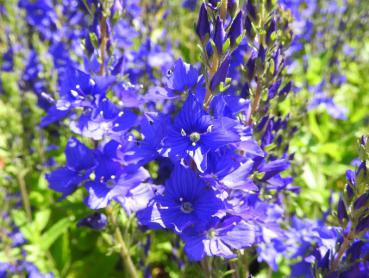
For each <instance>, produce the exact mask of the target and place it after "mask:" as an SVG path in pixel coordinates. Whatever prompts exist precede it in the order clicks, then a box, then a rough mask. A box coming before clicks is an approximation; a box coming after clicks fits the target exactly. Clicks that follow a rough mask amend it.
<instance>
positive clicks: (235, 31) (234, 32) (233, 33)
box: [228, 11, 242, 46]
mask: <svg viewBox="0 0 369 278" xmlns="http://www.w3.org/2000/svg"><path fill="white" fill-rule="evenodd" d="M241 34H242V11H240V12H239V13H238V14H237V16H236V17H235V19H234V20H233V22H232V25H231V29H230V30H229V33H228V37H229V39H230V42H231V46H235V44H236V41H237V39H238V37H239V36H240V35H241Z"/></svg>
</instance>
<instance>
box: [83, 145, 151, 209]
mask: <svg viewBox="0 0 369 278" xmlns="http://www.w3.org/2000/svg"><path fill="white" fill-rule="evenodd" d="M119 149H120V144H118V143H117V142H116V141H110V142H108V143H107V144H106V145H105V146H104V149H103V151H102V152H101V153H99V154H98V159H97V161H98V165H97V167H96V170H95V179H94V180H93V181H89V182H87V183H86V184H85V187H86V189H87V191H88V193H89V196H88V197H87V198H86V200H85V203H86V204H87V205H88V206H89V207H90V208H92V209H100V208H104V207H106V206H107V205H108V204H109V203H110V202H111V201H112V200H116V201H118V198H119V200H120V202H123V201H124V198H125V197H127V196H130V195H132V192H131V190H132V189H134V188H135V187H137V186H139V185H140V184H141V183H142V182H144V181H145V180H146V179H147V178H148V177H149V173H148V172H147V171H146V170H145V169H144V168H142V167H138V166H136V165H123V161H122V160H121V159H120V157H119Z"/></svg>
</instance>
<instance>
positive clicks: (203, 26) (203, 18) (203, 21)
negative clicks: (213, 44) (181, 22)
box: [196, 4, 210, 43]
mask: <svg viewBox="0 0 369 278" xmlns="http://www.w3.org/2000/svg"><path fill="white" fill-rule="evenodd" d="M196 33H197V35H198V36H199V38H200V40H201V42H202V43H205V40H206V37H207V36H209V35H210V25H209V18H208V12H207V10H206V7H205V4H202V5H201V8H200V13H199V18H198V20H197V25H196Z"/></svg>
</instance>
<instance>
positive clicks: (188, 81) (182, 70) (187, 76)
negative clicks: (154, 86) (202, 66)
mask: <svg viewBox="0 0 369 278" xmlns="http://www.w3.org/2000/svg"><path fill="white" fill-rule="evenodd" d="M197 76H198V72H197V70H196V69H195V68H194V67H193V66H192V65H190V64H186V63H184V62H183V61H182V59H178V60H177V61H176V62H175V64H174V67H173V70H169V71H168V73H167V78H168V80H167V82H166V84H167V87H168V88H169V89H171V90H174V91H184V90H185V89H191V88H192V87H193V86H195V85H196V83H197Z"/></svg>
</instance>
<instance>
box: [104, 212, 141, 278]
mask: <svg viewBox="0 0 369 278" xmlns="http://www.w3.org/2000/svg"><path fill="white" fill-rule="evenodd" d="M106 212H107V214H108V217H109V218H110V220H111V223H112V224H113V227H114V237H115V240H116V241H117V242H118V244H119V253H120V256H121V258H122V261H123V264H124V265H125V266H126V268H127V270H128V273H129V277H130V278H138V277H139V275H138V272H137V270H136V267H135V265H134V264H133V262H132V259H131V256H130V254H129V250H128V248H127V245H126V243H125V242H124V239H123V236H122V233H121V231H120V229H119V225H118V223H117V220H116V217H115V216H114V214H113V210H112V208H110V207H108V208H107V209H106Z"/></svg>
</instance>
